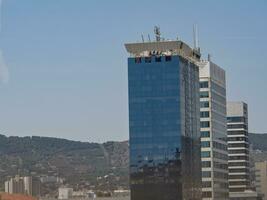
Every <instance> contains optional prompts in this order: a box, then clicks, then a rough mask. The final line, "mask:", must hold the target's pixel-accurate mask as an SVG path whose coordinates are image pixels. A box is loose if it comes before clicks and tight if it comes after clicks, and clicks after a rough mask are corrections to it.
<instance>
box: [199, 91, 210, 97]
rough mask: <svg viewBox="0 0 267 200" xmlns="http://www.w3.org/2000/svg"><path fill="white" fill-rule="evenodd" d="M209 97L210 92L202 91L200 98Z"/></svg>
mask: <svg viewBox="0 0 267 200" xmlns="http://www.w3.org/2000/svg"><path fill="white" fill-rule="evenodd" d="M208 97H209V92H208V91H205V92H200V98H208Z"/></svg>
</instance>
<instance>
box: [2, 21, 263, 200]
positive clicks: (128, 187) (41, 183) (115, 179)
mask: <svg viewBox="0 0 267 200" xmlns="http://www.w3.org/2000/svg"><path fill="white" fill-rule="evenodd" d="M154 33H155V39H154V40H153V39H151V38H150V36H149V40H148V41H145V39H144V38H143V36H142V42H137V43H127V44H125V48H126V50H127V52H128V53H129V58H128V89H129V142H128V141H124V142H107V143H104V144H97V143H82V142H71V141H67V140H60V139H55V138H42V137H25V138H18V137H9V138H7V137H5V136H1V137H0V145H2V147H0V148H1V154H0V161H1V166H0V176H1V179H5V180H1V184H2V186H1V188H2V192H3V193H1V194H0V200H12V199H14V200H15V199H23V198H25V199H27V198H28V199H29V200H30V199H39V200H54V199H77V200H78V199H103V200H104V199H109V200H112V199H114V200H115V199H117V200H129V199H131V200H200V199H202V200H267V153H266V152H267V145H266V146H264V145H262V143H261V142H263V143H266V141H267V140H265V141H264V140H263V141H261V140H262V139H261V138H260V136H258V135H257V134H250V133H249V132H248V127H249V124H248V118H249V113H248V106H253V105H247V103H246V102H244V101H243V100H242V99H240V100H239V101H231V100H229V99H227V98H226V96H227V95H226V94H227V91H226V85H227V82H226V80H227V78H226V72H225V70H224V69H223V67H221V66H219V65H218V64H216V61H213V60H212V58H211V56H210V55H209V56H208V58H207V59H204V58H202V56H201V48H200V47H199V44H198V33H197V27H196V26H194V46H193V47H190V46H189V45H188V44H186V43H185V42H184V41H181V40H178V39H177V40H166V39H164V37H163V36H162V34H161V32H160V28H159V27H157V26H156V27H155V29H154ZM265 139H267V137H265ZM258 142H259V143H258ZM11 144H12V145H14V146H12V148H11V146H10V145H11ZM260 145H261V146H260ZM13 147H14V148H13ZM16 148H18V149H17V150H16ZM18 155H19V156H18ZM29 155H30V156H29ZM9 170H10V171H9ZM16 195H22V196H16Z"/></svg>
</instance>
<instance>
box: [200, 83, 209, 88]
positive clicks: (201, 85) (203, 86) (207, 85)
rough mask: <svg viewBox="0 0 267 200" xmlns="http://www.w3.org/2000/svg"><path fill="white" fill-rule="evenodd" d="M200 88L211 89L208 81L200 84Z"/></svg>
mask: <svg viewBox="0 0 267 200" xmlns="http://www.w3.org/2000/svg"><path fill="white" fill-rule="evenodd" d="M199 87H200V88H209V82H208V81H201V82H200V84H199Z"/></svg>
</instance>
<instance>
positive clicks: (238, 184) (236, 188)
mask: <svg viewBox="0 0 267 200" xmlns="http://www.w3.org/2000/svg"><path fill="white" fill-rule="evenodd" d="M227 131H228V152H229V162H228V166H229V192H230V198H231V196H235V197H236V196H237V193H242V192H244V191H245V190H248V189H250V170H249V166H250V163H249V142H248V109H247V104H246V103H243V102H227Z"/></svg>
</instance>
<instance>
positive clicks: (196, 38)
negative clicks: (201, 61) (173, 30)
mask: <svg viewBox="0 0 267 200" xmlns="http://www.w3.org/2000/svg"><path fill="white" fill-rule="evenodd" d="M193 34H194V49H196V50H199V44H198V29H197V24H194V26H193Z"/></svg>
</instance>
